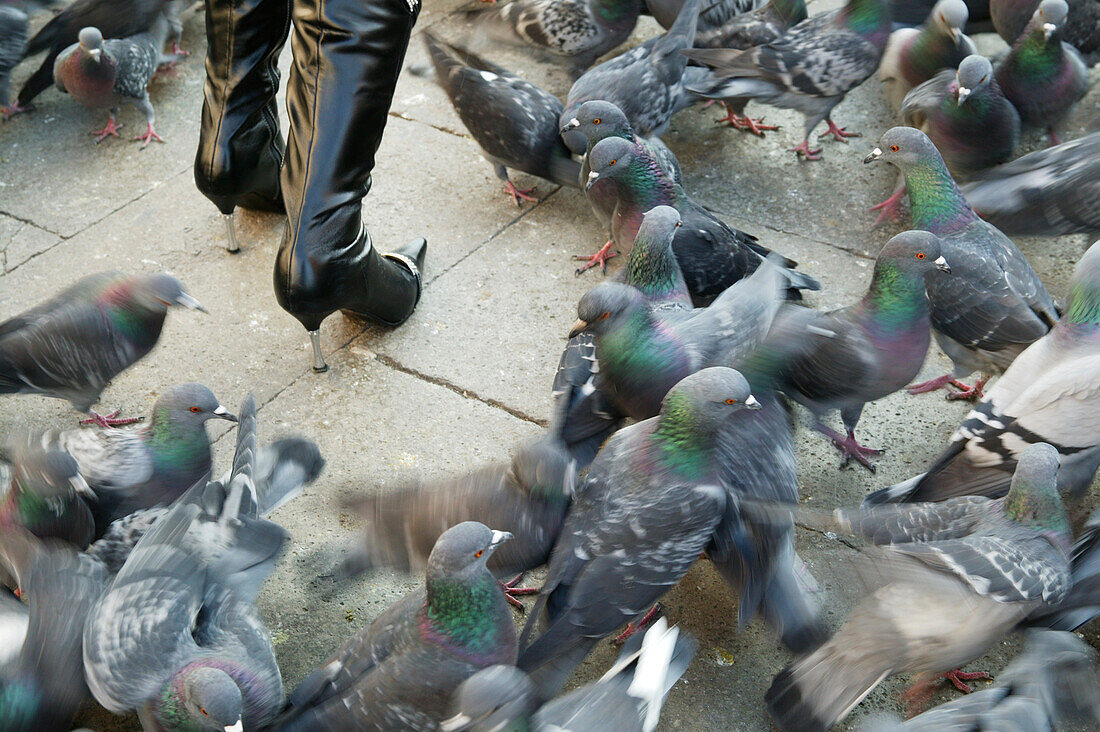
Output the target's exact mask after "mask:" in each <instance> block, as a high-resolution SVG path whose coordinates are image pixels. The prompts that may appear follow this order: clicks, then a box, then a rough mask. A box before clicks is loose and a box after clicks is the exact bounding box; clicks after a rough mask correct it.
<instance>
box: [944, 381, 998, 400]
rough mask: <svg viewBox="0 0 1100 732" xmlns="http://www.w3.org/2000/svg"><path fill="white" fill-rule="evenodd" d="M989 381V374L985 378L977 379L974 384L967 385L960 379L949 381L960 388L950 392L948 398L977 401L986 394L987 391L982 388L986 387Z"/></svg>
mask: <svg viewBox="0 0 1100 732" xmlns="http://www.w3.org/2000/svg"><path fill="white" fill-rule="evenodd" d="M987 381H989V377H988V376H987V377H985V378H984V379H978V380H977V381H975V382H974V386H967V385H966V384H964V383H962V382H961V381H959V380H958V379H952V380H951V381H949V382H948V383H949V384H951V386H953V387H955V388H956V389H958V391H953V392H951V393H950V394H948V395H947V399H948V400H949V401H958V400H963V399H965V400H967V401H975V402H976V401H978V400H979V399H981V398H983V397H984V396H985V392H984V391H982V390H983V389H984V388H985V382H987Z"/></svg>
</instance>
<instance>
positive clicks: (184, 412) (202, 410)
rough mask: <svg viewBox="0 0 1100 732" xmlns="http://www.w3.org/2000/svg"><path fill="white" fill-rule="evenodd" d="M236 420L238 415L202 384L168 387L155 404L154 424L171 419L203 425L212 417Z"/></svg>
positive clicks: (177, 421)
mask: <svg viewBox="0 0 1100 732" xmlns="http://www.w3.org/2000/svg"><path fill="white" fill-rule="evenodd" d="M215 418H217V419H224V420H228V421H230V422H236V421H237V417H236V416H235V415H233V414H232V413H230V411H229V410H228V409H226V408H225V407H223V406H222V405H221V402H219V401H218V398H217V397H216V396H214V392H212V391H210V389H208V388H207V387H205V386H203V385H202V384H196V383H190V384H180V385H178V386H173V387H172V388H170V389H168V390H167V391H165V392H164V394H162V395H161V396H160V398H159V399H157V401H156V403H155V404H154V405H153V424H154V425H156V424H157V422H158V421H159V420H160V419H171V420H172V421H173V422H175V423H177V424H179V423H183V424H193V425H202V424H204V423H205V422H206V421H207V420H210V419H215Z"/></svg>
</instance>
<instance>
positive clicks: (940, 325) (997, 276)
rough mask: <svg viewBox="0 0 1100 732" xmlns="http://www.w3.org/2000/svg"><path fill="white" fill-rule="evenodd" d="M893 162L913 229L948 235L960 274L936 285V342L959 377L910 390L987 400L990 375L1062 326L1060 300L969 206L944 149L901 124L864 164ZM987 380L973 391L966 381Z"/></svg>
mask: <svg viewBox="0 0 1100 732" xmlns="http://www.w3.org/2000/svg"><path fill="white" fill-rule="evenodd" d="M877 160H882V161H885V162H888V163H890V164H892V165H894V166H895V167H897V168H898V170H900V171H901V173H902V174H903V175H904V176H905V183H906V188H907V189H908V191H909V201H910V209H911V215H912V226H913V228H914V229H923V230H925V231H930V232H932V233H933V234H936V235H937V236H938V237H940V251H941V253H942V254H943V256H944V257H945V258H946V259H947V261H948V262H950V263H951V270H952V274H951V275H950V276H946V275H938V276H937V275H933V277H932V278H931V279H930V280H929V282H928V299H929V300H930V302H931V304H932V328H933V330H934V331H935V334H936V341H937V343H939V345H940V348H941V349H943V352H944V353H946V354H947V355H948V356H949V357H950V358H951V360H952V362H953V364H954V373H953V375H948V376H944V377H940V378H937V379H934V380H932V381H930V382H926V383H924V384H918V385H914V386H913V387H912V388H911V389H910V393H920V392H923V391H931V390H933V389H938V388H942V387H943V386H945V385H947V384H949V383H951V384H953V385H954V386H956V388H959V389H960V391H959V392H958V393H956V394H952V395H951V396H953V397H955V398H972V397H974V396H981V393H982V392H981V387H982V385H984V383H985V380H986V379H988V374H990V373H992V372H994V371H997V370H1003V369H1004V368H1006V367H1007V366H1008V364H1010V363H1011V362H1012V359H1014V358H1015V357H1016V356H1017V355H1019V354H1020V352H1021V351H1023V350H1024V349H1025V348H1026V347H1027V346H1028V345H1030V344H1031V343H1032V342H1034V341H1036V340H1038V339H1039V338H1041V337H1042V336H1043V335H1045V334H1046V332H1047V331H1048V330H1050V328H1051V327H1052V326H1053V325H1054V323H1055V322H1057V319H1058V312H1057V309H1056V308H1055V306H1054V300H1053V299H1052V298H1051V296H1050V293H1048V292H1047V291H1046V288H1045V287H1044V286H1043V283H1042V282H1041V281H1040V279H1039V276H1038V275H1037V274H1035V270H1033V269H1032V268H1031V265H1030V264H1029V263H1028V261H1027V259H1026V258H1025V257H1024V255H1023V254H1022V253H1021V252H1020V250H1019V249H1017V248H1016V245H1015V244H1013V243H1012V241H1011V240H1010V239H1009V238H1008V237H1006V236H1005V235H1004V234H1003V233H1002V232H1001V231H1000V230H998V229H997V228H996V227H994V226H993V225H991V224H989V223H987V222H985V221H983V220H982V219H980V218H979V217H978V215H977V214H975V213H974V211H973V209H971V208H970V206H969V205H968V204H967V202H966V199H965V198H963V196H962V194H961V193H960V192H959V188H958V186H957V185H955V181H954V179H953V178H952V177H951V174H950V172H948V170H947V166H946V165H944V162H943V158H942V157H941V156H940V154H939V151H937V150H936V146H935V145H933V144H932V142H931V141H930V140H929V139H928V136H927V135H925V134H924V133H923V132H921V131H920V130H916V129H913V128H911V127H894V128H893V129H891V130H889V131H887V132H886V134H884V135H883V136H882V138H880V140H879V143H878V147H876V148H874V149H873V150H872V151H871V152H870V153H869V154H868V155H867V157H865V158H864V159H863V162H865V163H871V162H874V161H877ZM974 371H981V372H983V373H984V374H986V376H985V377H984V378H983V379H982V380H980V381H978V382H977V383H976V384H975V386H974V388H973V389H971V388H969V387H967V386H966V385H964V384H962V383H961V382H959V381H958V380H957V379H959V378H962V377H964V376H966V375H968V374H970V373H972V372H974Z"/></svg>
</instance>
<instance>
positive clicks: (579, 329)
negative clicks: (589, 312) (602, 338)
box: [569, 318, 588, 338]
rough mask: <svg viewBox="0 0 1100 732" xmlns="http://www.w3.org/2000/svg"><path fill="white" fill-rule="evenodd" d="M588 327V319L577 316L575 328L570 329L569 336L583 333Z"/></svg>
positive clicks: (572, 336)
mask: <svg viewBox="0 0 1100 732" xmlns="http://www.w3.org/2000/svg"><path fill="white" fill-rule="evenodd" d="M586 328H588V321H587V320H581V319H580V318H577V320H576V321H575V322H574V323H573V330H571V331H569V337H570V338H574V337H576V336H577V335H579V334H581V333H583V332H584V331H585V329H586Z"/></svg>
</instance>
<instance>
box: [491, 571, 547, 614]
mask: <svg viewBox="0 0 1100 732" xmlns="http://www.w3.org/2000/svg"><path fill="white" fill-rule="evenodd" d="M523 574H524V573H523V572H520V573H519V574H517V575H516V576H515V577H513V578H512V579H511V580H509V581H508V582H498V583H497V584H498V585H500V589H501V591H503V592H504V599H505V600H507V601H508V604H509V605H511V606H512V607H514V608H516V609H517V610H519V611H520V612H526V611H527V608H526V607H524V605H523V603H522V602H520V601H519V600H517V599H516V598H517V597H523V596H524V595H537V594H538V592H539V591H538V588H537V587H516V585H518V584H519V582H520V580H522V579H523Z"/></svg>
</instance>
